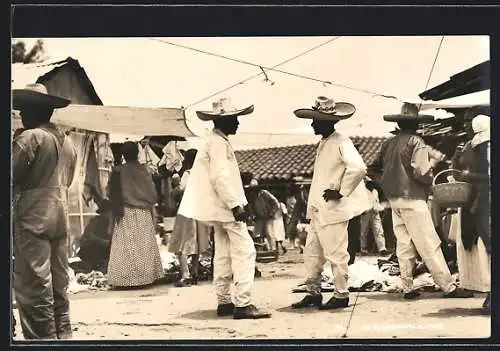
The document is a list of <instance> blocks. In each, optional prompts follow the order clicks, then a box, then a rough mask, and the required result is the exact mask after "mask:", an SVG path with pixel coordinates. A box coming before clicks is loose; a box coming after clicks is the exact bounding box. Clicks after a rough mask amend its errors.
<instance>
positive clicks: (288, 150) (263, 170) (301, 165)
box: [235, 137, 387, 180]
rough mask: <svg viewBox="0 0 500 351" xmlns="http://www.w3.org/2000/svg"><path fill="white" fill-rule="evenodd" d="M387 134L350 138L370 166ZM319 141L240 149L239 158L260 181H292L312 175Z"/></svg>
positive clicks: (244, 169) (243, 166)
mask: <svg viewBox="0 0 500 351" xmlns="http://www.w3.org/2000/svg"><path fill="white" fill-rule="evenodd" d="M386 139H387V138H385V137H351V140H352V141H353V143H354V144H355V145H356V144H357V145H358V149H359V152H360V154H361V156H362V157H363V160H364V161H365V164H367V165H370V164H372V163H373V161H374V160H375V158H376V157H377V153H378V151H379V149H380V146H381V145H382V143H383V142H384V141H385V140H386ZM316 145H317V144H302V145H293V146H284V147H273V148H263V149H254V150H237V151H235V154H236V158H237V160H238V164H239V167H240V170H241V172H250V173H252V174H253V176H254V177H255V178H256V179H257V180H291V179H292V178H293V177H299V176H301V177H310V176H312V173H313V168H314V160H315V156H316Z"/></svg>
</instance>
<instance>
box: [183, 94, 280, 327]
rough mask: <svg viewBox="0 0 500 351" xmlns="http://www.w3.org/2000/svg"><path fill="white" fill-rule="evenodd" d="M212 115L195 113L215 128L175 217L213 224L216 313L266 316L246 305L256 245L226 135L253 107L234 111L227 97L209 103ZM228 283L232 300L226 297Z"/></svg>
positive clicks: (227, 295) (251, 284)
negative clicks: (178, 215) (232, 289)
mask: <svg viewBox="0 0 500 351" xmlns="http://www.w3.org/2000/svg"><path fill="white" fill-rule="evenodd" d="M212 107H213V111H197V112H196V114H197V116H198V118H200V119H201V120H202V121H212V122H213V124H214V129H213V130H212V131H211V132H210V133H209V134H208V135H207V136H206V137H205V139H204V141H203V143H202V145H201V146H200V148H199V149H198V153H197V155H196V159H195V161H194V164H193V167H192V169H191V175H190V177H189V180H188V183H187V185H186V188H185V191H184V196H183V198H182V200H181V204H180V206H179V211H178V213H179V214H180V215H182V216H185V217H187V218H194V219H196V220H199V221H204V222H211V223H212V224H213V225H214V230H215V234H214V242H215V255H214V263H213V265H214V272H213V276H214V284H215V291H216V294H217V302H218V306H217V315H218V316H230V315H232V316H233V318H234V319H257V318H268V317H270V316H271V315H270V314H269V313H267V312H263V311H261V310H259V309H258V308H257V307H255V306H254V305H253V304H252V303H251V292H252V286H253V281H254V272H255V256H256V252H255V246H254V242H253V240H252V238H251V236H250V234H249V233H248V229H247V226H246V223H245V222H246V220H247V218H248V212H247V205H248V201H247V199H246V197H245V192H244V189H243V182H242V180H241V175H240V170H239V167H238V162H237V161H236V157H235V155H234V152H233V149H232V147H231V144H230V142H229V139H228V136H229V135H233V134H236V131H237V129H238V125H239V122H238V116H242V115H248V114H250V113H252V112H253V110H254V107H253V105H252V106H249V107H247V108H244V109H236V108H234V107H233V106H232V105H231V101H230V99H229V98H222V99H220V100H218V101H216V102H214V103H213V104H212ZM231 280H233V281H234V294H233V296H234V298H233V299H231V291H230V290H231Z"/></svg>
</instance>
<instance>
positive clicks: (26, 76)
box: [11, 60, 67, 89]
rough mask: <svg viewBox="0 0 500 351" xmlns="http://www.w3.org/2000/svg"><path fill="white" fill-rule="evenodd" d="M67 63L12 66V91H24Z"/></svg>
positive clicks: (65, 61) (63, 61)
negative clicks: (40, 78)
mask: <svg viewBox="0 0 500 351" xmlns="http://www.w3.org/2000/svg"><path fill="white" fill-rule="evenodd" d="M66 63H67V60H62V61H56V62H50V63H29V64H24V63H14V64H12V65H11V66H12V67H11V84H12V89H22V88H24V87H25V86H26V85H28V84H32V83H35V82H36V81H37V79H38V78H39V77H41V76H43V75H45V74H47V73H49V72H50V71H52V70H53V69H54V68H57V67H61V66H64V65H65V64H66Z"/></svg>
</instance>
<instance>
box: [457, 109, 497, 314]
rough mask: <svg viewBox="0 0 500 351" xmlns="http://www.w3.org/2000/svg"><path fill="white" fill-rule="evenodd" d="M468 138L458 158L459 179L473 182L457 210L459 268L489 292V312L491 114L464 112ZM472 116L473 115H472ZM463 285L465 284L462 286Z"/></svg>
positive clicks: (467, 280) (469, 280)
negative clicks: (467, 198) (470, 195)
mask: <svg viewBox="0 0 500 351" xmlns="http://www.w3.org/2000/svg"><path fill="white" fill-rule="evenodd" d="M465 117H466V118H465V119H466V120H465V129H466V132H467V134H468V136H469V139H470V140H469V141H468V142H467V143H466V145H465V146H464V149H463V151H462V153H461V155H459V156H458V157H456V159H457V164H458V166H459V167H460V168H461V169H462V170H463V171H462V172H461V174H460V175H458V177H457V178H458V180H461V181H465V182H469V183H471V184H473V189H474V190H473V199H472V201H471V203H470V204H467V205H466V206H464V207H462V208H461V210H460V212H461V216H460V220H461V221H460V224H461V231H460V233H457V261H458V269H459V271H460V272H461V273H460V274H461V278H462V276H463V278H464V280H465V281H463V282H462V281H461V284H462V285H464V284H470V285H471V287H472V288H473V289H474V290H476V289H481V290H480V291H488V296H487V297H486V300H485V301H484V303H483V311H484V312H485V313H490V298H491V293H490V292H489V290H490V289H488V287H489V285H490V281H489V277H490V274H491V271H490V269H491V267H490V262H491V226H490V220H491V212H490V211H491V208H490V180H489V178H490V117H489V116H486V115H478V114H477V113H474V110H470V111H468V113H466V115H465ZM471 117H473V118H471ZM464 287H465V286H464Z"/></svg>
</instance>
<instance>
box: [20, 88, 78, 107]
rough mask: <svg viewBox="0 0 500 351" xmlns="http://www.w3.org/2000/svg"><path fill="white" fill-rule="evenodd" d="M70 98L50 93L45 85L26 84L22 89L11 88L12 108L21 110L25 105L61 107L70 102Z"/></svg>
mask: <svg viewBox="0 0 500 351" xmlns="http://www.w3.org/2000/svg"><path fill="white" fill-rule="evenodd" d="M70 102H71V101H70V100H68V99H65V98H62V97H60V96H55V95H50V94H49V93H48V92H47V88H46V87H45V85H43V84H40V83H35V84H28V85H26V87H25V88H24V89H14V90H12V108H13V109H15V110H21V109H22V108H23V107H25V106H44V107H51V108H62V107H66V106H68V105H69V104H70Z"/></svg>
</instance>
